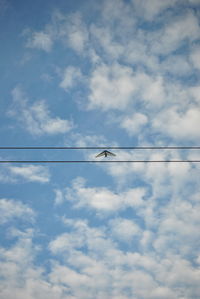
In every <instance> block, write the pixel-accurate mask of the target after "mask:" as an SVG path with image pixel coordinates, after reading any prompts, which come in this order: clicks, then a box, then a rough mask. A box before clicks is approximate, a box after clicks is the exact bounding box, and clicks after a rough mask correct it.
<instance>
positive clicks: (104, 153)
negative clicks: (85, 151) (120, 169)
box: [96, 150, 116, 158]
mask: <svg viewBox="0 0 200 299" xmlns="http://www.w3.org/2000/svg"><path fill="white" fill-rule="evenodd" d="M101 156H104V157H107V156H116V155H115V154H113V153H111V152H109V151H107V150H105V151H103V152H101V153H100V154H98V155H96V158H98V157H101Z"/></svg>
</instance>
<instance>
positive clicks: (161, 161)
mask: <svg viewBox="0 0 200 299" xmlns="http://www.w3.org/2000/svg"><path fill="white" fill-rule="evenodd" d="M199 162H200V160H128V161H122V160H118V161H117V160H100V161H98V160H68V161H65V160H57V161H56V160H55V161H54V160H24V161H23V160H10V161H8V160H2V161H0V163H199Z"/></svg>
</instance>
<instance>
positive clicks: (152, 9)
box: [132, 0, 177, 21]
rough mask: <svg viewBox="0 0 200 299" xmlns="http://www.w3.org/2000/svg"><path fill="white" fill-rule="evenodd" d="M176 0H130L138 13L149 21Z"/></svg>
mask: <svg viewBox="0 0 200 299" xmlns="http://www.w3.org/2000/svg"><path fill="white" fill-rule="evenodd" d="M176 2H177V0H165V1H160V0H132V3H133V6H134V9H135V10H136V11H137V13H138V15H140V16H142V17H144V18H145V19H147V20H149V21H153V19H154V18H155V17H156V16H157V15H158V14H160V13H162V12H163V11H164V10H165V9H167V8H170V7H172V6H174V5H175V4H176Z"/></svg>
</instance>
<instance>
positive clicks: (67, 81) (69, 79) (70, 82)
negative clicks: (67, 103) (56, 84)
mask: <svg viewBox="0 0 200 299" xmlns="http://www.w3.org/2000/svg"><path fill="white" fill-rule="evenodd" d="M81 77H82V74H81V71H80V69H79V68H75V67H73V66H68V67H67V68H66V69H65V71H64V74H63V78H62V81H61V83H60V87H62V88H63V89H64V90H66V91H67V90H68V89H70V88H72V87H73V86H74V85H75V84H77V81H79V80H80V79H81Z"/></svg>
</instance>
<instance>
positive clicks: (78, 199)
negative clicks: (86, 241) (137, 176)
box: [65, 178, 145, 216]
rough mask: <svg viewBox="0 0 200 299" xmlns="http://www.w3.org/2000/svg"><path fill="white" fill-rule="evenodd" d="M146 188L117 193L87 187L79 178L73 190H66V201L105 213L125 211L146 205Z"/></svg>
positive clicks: (78, 206) (77, 206) (75, 181)
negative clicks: (128, 208)
mask: <svg viewBox="0 0 200 299" xmlns="http://www.w3.org/2000/svg"><path fill="white" fill-rule="evenodd" d="M144 195H145V188H133V189H130V190H128V191H126V192H123V193H115V192H113V191H111V190H109V189H108V188H104V187H99V188H95V187H85V181H84V179H82V178H77V179H76V180H74V181H73V185H72V188H67V189H66V195H65V196H66V200H68V201H71V202H72V203H73V202H74V206H75V207H76V208H81V207H83V208H90V209H94V210H96V211H97V212H99V216H101V215H102V216H103V215H104V214H101V213H100V212H103V213H108V212H109V213H110V212H115V211H118V210H124V209H126V208H127V207H132V208H134V207H136V206H138V205H139V206H140V205H143V204H144V201H143V197H144Z"/></svg>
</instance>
